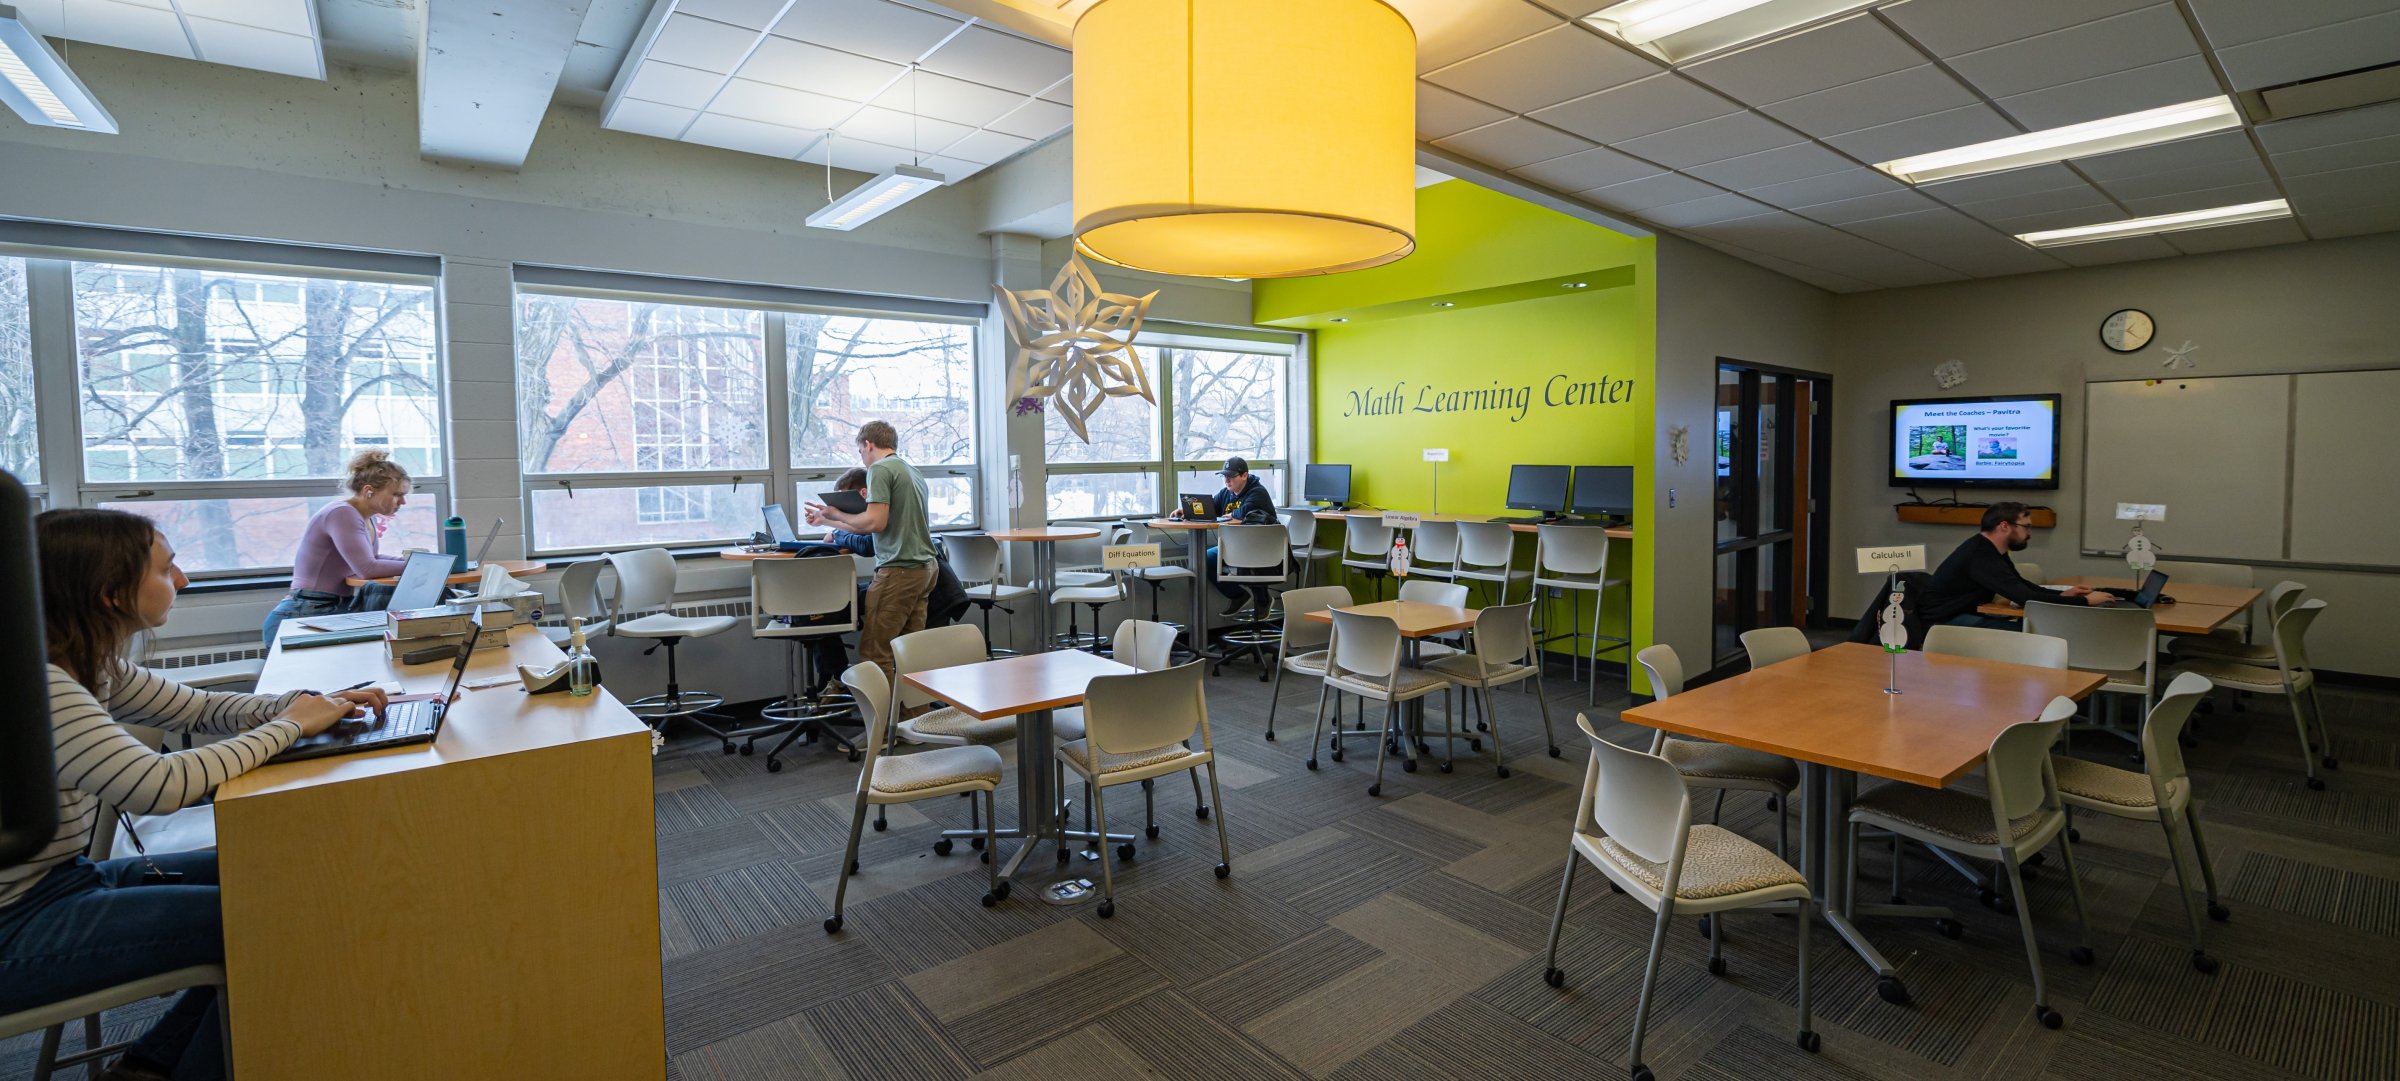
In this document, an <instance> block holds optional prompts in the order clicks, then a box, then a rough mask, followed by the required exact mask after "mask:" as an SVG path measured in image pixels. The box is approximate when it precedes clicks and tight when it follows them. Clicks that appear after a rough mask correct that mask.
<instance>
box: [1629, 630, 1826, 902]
mask: <svg viewBox="0 0 2400 1081" xmlns="http://www.w3.org/2000/svg"><path fill="white" fill-rule="evenodd" d="M1633 660H1634V663H1635V664H1638V665H1641V666H1642V672H1643V673H1644V674H1646V675H1648V676H1649V677H1650V694H1651V697H1654V698H1670V697H1673V696H1675V695H1679V694H1682V693H1683V659H1682V658H1681V657H1678V656H1676V654H1675V647H1673V646H1670V645H1667V644H1665V643H1663V642H1662V643H1660V644H1658V645H1655V646H1651V647H1649V648H1647V649H1644V650H1642V651H1641V652H1640V653H1636V654H1634V657H1633ZM1650 753H1651V754H1654V755H1657V756H1659V757H1660V758H1664V759H1666V760H1667V761H1669V762H1672V763H1674V764H1675V768H1676V769H1677V770H1680V771H1682V773H1683V780H1684V783H1686V784H1688V785H1691V786H1692V787H1694V788H1713V789H1716V791H1717V807H1716V810H1715V811H1714V812H1713V813H1712V814H1711V815H1710V816H1709V821H1710V822H1711V823H1712V824H1713V823H1715V822H1717V821H1719V820H1721V819H1722V818H1723V817H1724V815H1725V793H1727V792H1764V793H1766V794H1767V804H1768V808H1769V809H1770V810H1772V811H1773V812H1774V813H1775V854H1776V855H1778V856H1781V855H1783V854H1784V852H1785V850H1786V849H1787V847H1788V846H1789V843H1790V840H1791V826H1790V824H1789V818H1788V817H1787V816H1786V815H1785V814H1784V811H1785V808H1786V806H1787V805H1788V804H1789V803H1790V802H1791V795H1792V790H1793V789H1795V788H1798V787H1800V767H1799V766H1798V765H1796V764H1794V763H1793V762H1792V760H1791V759H1789V758H1785V757H1783V756H1782V755H1773V754H1768V753H1766V752H1765V751H1753V750H1751V749H1749V748H1747V747H1735V746H1732V745H1730V744H1724V743H1711V742H1709V741H1707V740H1703V739H1669V738H1667V733H1666V731H1665V730H1663V729H1662V730H1660V731H1659V732H1658V734H1657V735H1655V736H1652V737H1651V739H1650Z"/></svg>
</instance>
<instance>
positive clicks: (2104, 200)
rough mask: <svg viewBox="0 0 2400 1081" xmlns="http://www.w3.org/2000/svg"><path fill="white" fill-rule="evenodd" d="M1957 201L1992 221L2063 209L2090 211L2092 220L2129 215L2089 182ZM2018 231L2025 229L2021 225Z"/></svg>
mask: <svg viewBox="0 0 2400 1081" xmlns="http://www.w3.org/2000/svg"><path fill="white" fill-rule="evenodd" d="M1956 205H1957V206H1958V208H1959V209H1960V210H1963V211H1965V212H1967V213H1968V214H1971V215H1974V216H1975V217H1977V218H1981V219H1983V220H1984V221H1992V222H1998V221H2009V220H2012V219H2015V218H2022V217H2026V216H2029V215H2033V214H2049V213H2056V212H2062V211H2091V212H2092V213H2090V214H2088V215H2086V216H2087V217H2089V218H2090V219H2091V220H2093V221H2111V220H2114V219H2117V218H2122V217H2125V216H2126V215H2125V213H2124V212H2123V211H2120V210H2118V209H2117V205H2116V204H2115V203H2112V202H2109V201H2108V196H2105V195H2102V194H2100V191H2099V189H2097V188H2094V187H2092V186H2091V185H2089V184H2084V185H2081V186H2078V187H2073V188H2059V189H2056V190H2054V191H2037V192H2029V193H2027V194H2024V195H2011V196H2007V197H2005V198H2000V199H1987V200H1984V201H1982V202H1976V203H1959V204H1956ZM2015 231H2016V232H2023V230H2021V229H2020V230H2015Z"/></svg>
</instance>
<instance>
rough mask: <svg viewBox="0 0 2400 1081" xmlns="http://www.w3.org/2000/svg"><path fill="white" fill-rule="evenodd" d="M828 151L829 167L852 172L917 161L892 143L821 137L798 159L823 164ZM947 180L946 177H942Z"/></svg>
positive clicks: (914, 156) (862, 171)
mask: <svg viewBox="0 0 2400 1081" xmlns="http://www.w3.org/2000/svg"><path fill="white" fill-rule="evenodd" d="M828 153H830V154H831V156H832V158H833V167H834V168H836V169H848V170H850V171H851V172H854V173H880V172H884V171H885V170H888V169H891V168H894V167H896V166H901V165H907V164H909V163H911V162H913V161H915V160H917V155H915V154H912V153H909V152H908V151H907V150H904V149H902V148H900V147H896V146H884V145H882V144H880V143H870V142H868V141H866V140H864V139H824V140H820V141H819V142H818V143H817V145H815V146H812V147H810V148H808V151H807V152H806V153H803V154H801V155H800V158H799V160H801V161H805V162H808V163H810V164H812V165H823V164H825V159H826V157H827V155H828ZM945 179H947V177H945Z"/></svg>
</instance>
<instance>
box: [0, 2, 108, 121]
mask: <svg viewBox="0 0 2400 1081" xmlns="http://www.w3.org/2000/svg"><path fill="white" fill-rule="evenodd" d="M0 102H5V103H7V105H8V107H9V108H10V109H11V110H13V111H15V112H16V114H17V115H18V116H21V117H24V118H25V122H26V123H28V124H37V125H40V126H42V127H46V128H65V129H67V130H69V131H96V132H101V133H104V134H108V135H114V134H116V133H117V121H116V118H115V117H112V116H110V115H108V110H107V109H104V108H102V107H101V106H100V100H99V99H98V98H95V97H93V96H92V92H91V91H90V90H89V89H87V88H86V87H85V86H84V85H83V80H81V79H78V78H76V77H75V73H74V72H72V71H69V70H67V63H66V61H64V60H61V59H59V56H58V54H57V53H55V52H52V51H50V43H49V42H47V41H43V40H42V36H41V35H40V34H37V33H34V32H33V28H32V27H30V26H27V25H25V21H24V20H23V19H20V18H18V17H17V9H15V8H13V7H9V6H8V5H6V4H0Z"/></svg>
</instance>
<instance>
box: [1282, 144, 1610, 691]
mask: <svg viewBox="0 0 2400 1081" xmlns="http://www.w3.org/2000/svg"><path fill="white" fill-rule="evenodd" d="M1655 250H1656V245H1655V242H1654V241H1653V240H1651V239H1650V238H1647V237H1643V238H1635V237H1628V236H1625V235H1623V234H1621V233H1617V232H1615V231H1613V230H1610V229H1606V228H1603V227H1601V226H1598V225H1594V224H1592V223H1590V222H1586V221H1582V220H1580V219H1577V218H1572V217H1569V216H1567V215H1565V214H1561V213H1558V212H1556V211H1553V210H1549V209H1547V208H1544V207H1539V206H1535V205H1533V204H1531V203H1527V202H1524V201H1522V200H1519V199H1515V198H1512V197H1510V196H1506V195H1502V194H1499V193H1497V192H1493V191H1490V190H1487V189H1484V188H1480V187H1477V186H1475V185H1473V184H1469V183H1466V182H1464V181H1456V180H1453V181H1447V182H1444V183H1441V184H1436V185H1432V186H1430V187H1426V188H1422V189H1419V191H1418V193H1417V250H1416V251H1415V253H1413V254H1411V255H1410V256H1409V257H1407V258H1405V259H1402V260H1400V261H1398V262H1396V263H1392V264H1389V265H1386V266H1381V267H1376V268H1374V269H1371V270H1363V271H1355V272H1352V273H1348V274H1331V275H1324V276H1321V277H1314V278H1293V279H1282V280H1274V281H1259V282H1255V283H1253V284H1252V292H1251V298H1252V300H1251V303H1252V311H1253V317H1254V319H1255V320H1256V321H1257V322H1259V323H1261V324H1268V325H1276V326H1286V327H1293V328H1303V329H1307V330H1310V331H1311V332H1312V334H1313V341H1312V345H1311V349H1310V364H1311V369H1310V376H1311V388H1310V389H1311V392H1312V398H1311V401H1312V403H1313V406H1312V414H1311V419H1312V424H1313V446H1312V452H1311V460H1313V461H1317V462H1334V463H1342V462H1346V463H1349V464H1350V465H1351V467H1352V476H1353V482H1352V493H1351V494H1352V498H1353V499H1354V501H1357V502H1363V503H1365V504H1368V505H1370V506H1376V507H1384V508H1389V509H1393V510H1413V511H1431V510H1439V511H1441V512H1444V513H1450V514H1460V515H1468V516H1492V515H1498V514H1502V513H1506V512H1505V511H1504V504H1505V501H1506V494H1507V485H1508V474H1509V467H1510V466H1511V465H1514V464H1518V463H1523V464H1529V465H1532V464H1542V465H1570V466H1572V465H1630V466H1633V467H1634V504H1635V506H1636V507H1637V508H1646V507H1650V506H1652V505H1653V504H1652V501H1651V498H1650V492H1651V473H1652V470H1651V462H1652V461H1653V460H1654V457H1655V456H1654V455H1653V453H1652V451H1651V448H1652V447H1653V446H1654V445H1655V440H1656V438H1657V436H1656V435H1655V432H1654V428H1655V418H1656V409H1655V406H1654V403H1653V400H1652V396H1651V382H1652V379H1653V376H1654V375H1655V374H1656V371H1657V326H1656V323H1657V308H1658V305H1657V284H1656V278H1655V272H1656V265H1657V263H1656V258H1655ZM1437 305H1440V306H1437ZM1336 320H1341V321H1340V322H1336ZM1434 447H1440V448H1447V449H1448V450H1449V452H1450V460H1449V461H1448V462H1447V463H1444V464H1441V465H1438V466H1436V465H1433V464H1429V463H1427V462H1426V461H1425V460H1424V451H1425V450H1426V449H1427V448H1434ZM1436 469H1438V470H1439V471H1440V472H1439V495H1438V505H1437V503H1436V473H1435V470H1436ZM1332 528H1333V527H1328V530H1329V532H1328V534H1327V537H1326V539H1327V541H1329V542H1331V541H1333V540H1334V539H1335V535H1334V534H1333V533H1331V532H1330V530H1331V529H1332ZM1634 533H1635V537H1634V539H1633V541H1632V542H1631V543H1624V542H1619V543H1616V544H1613V545H1612V546H1611V552H1610V559H1609V562H1610V567H1611V572H1612V574H1620V575H1624V576H1626V577H1629V578H1630V579H1631V584H1632V588H1631V596H1632V608H1631V611H1630V613H1628V612H1627V611H1626V609H1625V605H1626V601H1625V599H1624V598H1625V594H1624V593H1622V592H1612V593H1611V594H1610V596H1609V601H1608V609H1607V612H1606V614H1605V618H1604V620H1603V624H1602V632H1603V633H1606V634H1614V635H1622V636H1625V637H1629V638H1631V639H1632V640H1633V643H1634V644H1633V647H1632V648H1633V650H1638V649H1640V648H1641V647H1643V646H1645V645H1647V644H1649V642H1650V611H1651V590H1652V585H1653V579H1654V576H1653V574H1652V573H1651V570H1652V563H1653V556H1652V553H1651V551H1650V546H1649V544H1648V539H1649V525H1648V523H1647V522H1646V521H1645V520H1644V518H1643V517H1642V516H1640V515H1638V514H1637V516H1636V519H1635V523H1634ZM1531 563H1532V539H1531V538H1530V537H1521V538H1520V546H1519V554H1518V566H1520V567H1530V566H1531ZM1356 588H1358V589H1360V590H1361V593H1362V597H1363V594H1364V590H1365V589H1366V585H1365V583H1363V582H1360V583H1358V584H1357V586H1356ZM1386 588H1387V589H1388V587H1386ZM1524 588H1525V587H1523V586H1522V585H1520V586H1518V587H1517V593H1516V594H1515V597H1514V599H1518V600H1522V599H1523V597H1524V595H1525V593H1524ZM1387 595H1388V594H1387ZM1591 610H1592V609H1591V603H1590V597H1589V595H1588V594H1586V595H1585V597H1584V598H1583V607H1582V612H1583V615H1582V620H1581V622H1583V623H1584V625H1585V626H1586V628H1587V629H1588V627H1589V623H1590V619H1591ZM1628 614H1630V627H1628V626H1627V623H1628V620H1627V616H1628ZM1570 618H1571V617H1570V616H1569V611H1568V605H1567V603H1566V602H1563V601H1561V602H1556V603H1555V604H1554V605H1553V608H1552V611H1551V613H1550V619H1549V622H1550V625H1551V627H1552V628H1553V633H1561V632H1563V630H1564V629H1565V626H1566V624H1567V623H1568V622H1569V620H1570ZM1551 648H1552V649H1554V650H1558V651H1561V652H1564V651H1567V650H1569V649H1571V648H1572V647H1571V646H1570V645H1569V644H1568V643H1566V642H1564V641H1560V642H1556V643H1553V644H1552V646H1551ZM1607 659H1608V660H1609V661H1610V662H1611V663H1625V662H1630V660H1631V650H1628V651H1625V652H1623V653H1611V654H1608V655H1607ZM1635 686H1636V689H1637V690H1642V691H1644V692H1646V691H1647V689H1648V688H1647V685H1646V683H1645V682H1644V681H1642V680H1640V679H1639V678H1638V677H1637V679H1636V680H1635Z"/></svg>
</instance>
